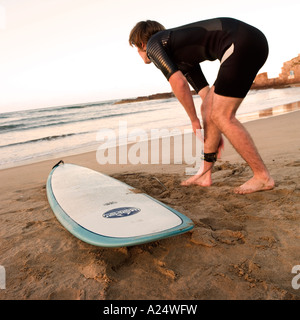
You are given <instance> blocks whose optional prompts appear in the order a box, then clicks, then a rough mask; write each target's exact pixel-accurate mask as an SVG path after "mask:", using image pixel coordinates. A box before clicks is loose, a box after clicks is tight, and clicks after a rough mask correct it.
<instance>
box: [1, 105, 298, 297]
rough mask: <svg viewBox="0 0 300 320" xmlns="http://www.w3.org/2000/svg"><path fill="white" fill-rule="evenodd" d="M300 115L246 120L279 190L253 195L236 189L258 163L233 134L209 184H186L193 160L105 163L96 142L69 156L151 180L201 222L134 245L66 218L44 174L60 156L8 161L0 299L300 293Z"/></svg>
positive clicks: (146, 188) (151, 190)
mask: <svg viewBox="0 0 300 320" xmlns="http://www.w3.org/2000/svg"><path fill="white" fill-rule="evenodd" d="M299 122H300V111H299V110H297V111H293V112H289V113H286V114H282V115H280V116H276V117H274V116H272V117H266V118H261V119H260V120H259V121H258V120H255V121H249V122H247V123H245V124H244V125H245V127H246V128H247V130H248V131H249V133H250V134H251V136H252V138H253V140H254V142H255V144H256V146H257V148H258V150H259V152H260V154H261V156H262V158H263V160H264V161H265V163H266V165H267V167H268V168H269V170H270V172H271V174H272V176H273V177H274V179H275V181H276V187H275V188H274V189H273V190H270V191H265V192H257V193H253V194H249V195H236V194H234V193H233V188H234V187H236V186H238V185H240V184H242V183H243V182H244V181H246V180H247V179H249V178H250V177H251V171H250V169H249V168H248V167H247V166H246V164H245V162H244V161H243V160H242V159H241V158H240V156H239V155H238V154H237V153H236V151H235V150H234V149H233V148H232V146H231V145H230V144H229V143H228V141H226V140H225V150H224V153H223V155H222V158H221V160H218V161H217V162H216V164H215V167H214V172H213V185H212V186H211V187H209V188H199V187H197V186H189V187H182V186H180V182H181V181H182V180H184V179H186V175H185V169H186V167H187V166H186V165H185V164H184V163H183V164H176V163H174V161H173V162H171V164H168V165H167V164H161V163H160V164H155V165H154V164H152V165H151V164H150V165H142V164H137V165H134V164H127V165H122V164H116V165H99V163H98V162H97V160H96V154H95V152H88V153H83V154H77V155H73V156H67V157H63V160H64V161H65V162H71V163H75V164H78V165H82V166H86V167H88V168H91V169H94V170H97V171H100V172H103V173H105V174H108V175H111V176H113V177H114V178H116V179H119V180H121V181H124V182H125V183H127V184H129V185H131V186H132V187H134V188H137V189H139V190H142V191H143V192H145V193H147V194H149V195H150V196H152V197H154V198H156V199H158V200H159V201H161V202H163V203H166V204H168V205H169V206H170V207H172V208H174V209H175V210H177V211H179V212H181V213H183V214H185V215H186V216H188V217H189V218H190V219H192V220H193V222H194V224H195V227H194V229H193V230H191V231H190V232H187V233H185V234H182V235H179V236H175V237H172V238H168V239H164V240H160V241H156V242H153V243H148V244H144V245H138V246H134V247H128V248H125V247H123V248H115V249H109V248H101V247H95V246H92V245H89V244H87V243H84V242H82V241H80V240H79V239H77V238H75V237H74V236H72V235H71V234H70V233H69V232H68V231H66V230H65V229H64V228H63V227H62V226H61V224H60V223H59V222H58V221H57V219H56V218H55V215H54V214H53V212H52V211H51V208H50V207H49V204H48V201H47V197H46V189H45V184H46V180H47V177H48V175H49V173H50V171H51V168H52V167H53V166H54V165H55V163H57V162H58V161H59V160H61V159H60V158H57V159H51V160H46V161H42V162H38V163H34V164H29V165H25V166H19V167H14V168H10V169H3V170H0V179H1V181H2V182H3V183H2V184H1V186H0V201H1V208H0V239H1V253H0V265H1V266H3V267H4V268H5V270H6V289H5V290H0V299H1V300H37V299H40V300H63V299H71V300H123V299H125V300H126V299H137V300H139V299H145V300H148V299H150V300H151V299H162V300H164V299H170V300H176V299H182V300H185V299H186V300H194V299H196V300H217V299H225V300H256V299H259V300H299V299H300V291H299V290H296V289H294V288H293V287H292V285H291V281H292V279H293V277H294V276H295V275H293V274H292V273H291V270H292V268H293V266H295V265H298V264H299V255H298V252H299V247H300V237H299V230H298V229H299V228H298V226H299V223H300V217H299V212H300V203H299V199H300V185H299V181H300V161H299V158H298V157H297V154H299V151H300V140H299V136H300V126H299ZM148 147H149V146H148ZM153 177H156V178H157V179H159V181H161V183H163V185H164V186H166V189H167V190H162V188H161V186H160V185H159V184H158V183H155V180H154V179H153ZM166 288H167V290H165V289H166Z"/></svg>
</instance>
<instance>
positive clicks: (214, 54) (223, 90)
mask: <svg viewBox="0 0 300 320" xmlns="http://www.w3.org/2000/svg"><path fill="white" fill-rule="evenodd" d="M129 44H130V45H131V46H135V47H137V50H138V53H139V55H140V56H141V58H142V59H143V60H144V62H145V63H147V64H149V63H151V62H153V63H154V64H155V65H156V66H157V67H158V68H159V69H160V70H161V71H162V72H163V74H164V75H165V77H166V78H167V80H168V81H169V83H170V85H171V87H172V90H173V92H174V94H175V96H176V97H177V99H178V100H179V101H180V103H181V104H182V105H183V107H184V108H185V110H186V112H187V114H188V116H189V118H190V120H191V124H192V127H193V131H194V132H195V134H196V133H197V132H199V131H197V130H199V129H201V126H200V121H199V119H198V117H197V113H196V110H195V105H194V102H193V98H192V95H191V92H190V89H189V85H188V83H190V85H191V86H192V87H193V88H194V89H195V90H196V92H197V93H198V94H199V95H200V97H201V99H202V106H201V113H202V119H203V124H204V132H205V137H204V141H205V144H204V169H203V171H202V172H198V173H197V174H196V175H195V176H193V177H191V178H190V179H188V180H187V181H185V182H183V183H182V184H183V185H190V184H197V185H200V186H210V185H211V184H212V179H211V169H212V166H213V164H214V162H215V161H216V159H217V155H218V151H220V148H221V147H222V145H223V140H222V136H221V134H222V133H223V134H224V135H225V136H226V137H227V139H228V140H229V141H230V143H231V144H232V145H233V146H234V148H235V149H236V150H237V152H238V153H239V154H240V155H241V156H242V157H243V159H244V160H245V161H246V162H247V163H248V165H249V166H250V168H251V169H252V171H253V177H252V178H251V179H250V180H248V181H247V182H245V183H244V184H243V185H241V186H240V187H238V188H236V189H235V192H236V193H239V194H246V193H252V192H256V191H262V190H269V189H272V188H273V187H274V180H273V179H272V177H271V176H270V174H269V172H268V170H267V168H266V166H265V164H264V163H263V161H262V159H261V157H260V155H259V153H258V151H257V149H256V147H255V145H254V143H253V141H252V139H251V137H250V135H249V133H248V132H247V131H246V129H245V128H244V126H243V125H242V124H241V123H240V122H239V121H238V120H237V119H236V117H235V114H236V111H237V109H238V107H239V106H240V104H241V102H242V101H243V98H244V97H245V96H246V94H247V92H248V91H249V89H250V87H251V85H252V83H253V80H254V78H255V76H256V74H257V72H258V70H259V69H260V68H261V67H262V66H263V64H264V63H265V61H266V59H267V56H268V43H267V40H266V38H265V36H264V35H263V34H262V33H261V32H260V31H259V30H258V29H256V28H254V27H252V26H250V25H248V24H246V23H244V22H242V21H238V20H236V19H231V18H216V19H210V20H205V21H199V22H196V23H192V24H188V25H185V26H181V27H178V28H173V29H167V30H166V29H165V28H164V27H163V26H162V25H161V24H160V23H158V22H156V21H151V20H147V21H141V22H139V23H137V24H136V26H135V27H134V28H133V29H132V30H131V33H130V36H129ZM216 59H219V60H220V63H221V64H220V69H219V73H218V76H217V79H216V81H215V83H214V85H213V86H212V87H211V88H209V86H208V83H207V81H206V79H205V77H204V75H203V73H202V71H201V68H200V65H199V63H200V62H202V61H205V60H210V61H213V60H216Z"/></svg>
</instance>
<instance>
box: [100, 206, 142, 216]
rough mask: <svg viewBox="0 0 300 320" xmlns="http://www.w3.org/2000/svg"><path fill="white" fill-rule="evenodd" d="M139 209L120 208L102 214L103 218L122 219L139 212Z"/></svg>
mask: <svg viewBox="0 0 300 320" xmlns="http://www.w3.org/2000/svg"><path fill="white" fill-rule="evenodd" d="M140 211H141V209H139V208H134V207H122V208H115V209H112V210H109V211H106V212H104V213H103V215H102V216H103V217H104V218H124V217H128V216H132V215H133V214H136V213H138V212H140Z"/></svg>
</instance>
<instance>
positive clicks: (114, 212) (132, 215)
mask: <svg viewBox="0 0 300 320" xmlns="http://www.w3.org/2000/svg"><path fill="white" fill-rule="evenodd" d="M47 196H48V201H49V204H50V206H51V208H52V210H53V212H54V214H55V215H56V217H57V219H58V220H59V222H60V223H61V224H62V225H63V226H64V227H65V228H66V229H67V230H68V231H69V232H71V233H72V234H73V235H74V236H76V237H77V238H79V239H81V240H83V241H85V242H87V243H89V244H92V245H96V246H102V247H123V246H132V245H137V244H141V243H146V242H151V241H156V240H159V239H163V238H167V237H171V236H175V235H178V234H181V233H184V232H187V231H189V230H191V229H192V228H193V227H194V224H193V222H192V221H191V220H190V219H189V218H187V217H186V216H185V215H183V214H181V213H180V212H178V211H176V210H174V209H172V208H170V207H169V206H167V205H165V204H163V203H161V202H159V201H158V200H155V199H154V198H152V197H150V196H148V195H147V194H145V193H138V192H136V190H135V189H134V188H132V187H130V186H129V185H127V184H125V183H123V182H121V181H119V180H116V179H114V178H112V177H109V176H107V175H105V174H102V173H99V172H97V171H94V170H91V169H88V168H85V167H81V166H78V165H74V164H64V163H62V164H59V165H56V166H54V167H53V169H52V171H51V172H50V174H49V177H48V180H47Z"/></svg>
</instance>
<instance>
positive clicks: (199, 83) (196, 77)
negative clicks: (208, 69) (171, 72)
mask: <svg viewBox="0 0 300 320" xmlns="http://www.w3.org/2000/svg"><path fill="white" fill-rule="evenodd" d="M184 75H185V77H186V79H187V81H188V82H189V84H190V85H191V86H192V87H193V89H194V90H195V91H196V92H197V93H198V92H199V91H200V90H201V89H203V88H204V87H206V86H208V82H207V80H206V78H205V76H204V74H203V72H202V70H201V67H200V65H199V64H198V65H197V66H195V67H194V68H193V69H192V70H190V71H189V72H187V73H185V74H184Z"/></svg>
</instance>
